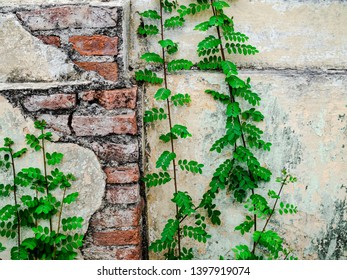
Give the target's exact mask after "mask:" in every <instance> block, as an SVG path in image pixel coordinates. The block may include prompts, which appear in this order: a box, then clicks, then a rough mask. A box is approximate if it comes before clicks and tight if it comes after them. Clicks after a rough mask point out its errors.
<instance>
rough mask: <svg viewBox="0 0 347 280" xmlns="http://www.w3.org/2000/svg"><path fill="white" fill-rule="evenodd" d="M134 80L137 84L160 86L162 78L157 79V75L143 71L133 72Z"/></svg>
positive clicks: (149, 71)
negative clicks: (145, 83) (144, 83)
mask: <svg viewBox="0 0 347 280" xmlns="http://www.w3.org/2000/svg"><path fill="white" fill-rule="evenodd" d="M135 79H136V81H139V82H147V83H151V84H161V83H162V82H163V79H162V78H159V77H157V74H156V73H154V72H152V71H151V70H147V69H145V70H144V71H142V70H139V71H136V72H135Z"/></svg>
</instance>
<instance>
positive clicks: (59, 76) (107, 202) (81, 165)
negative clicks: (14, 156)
mask: <svg viewBox="0 0 347 280" xmlns="http://www.w3.org/2000/svg"><path fill="white" fill-rule="evenodd" d="M53 4H54V5H53ZM128 17H129V1H112V2H107V3H102V1H94V2H93V3H90V1H11V3H8V1H1V2H0V27H1V28H0V61H1V62H0V94H1V96H0V98H1V102H2V103H1V104H6V107H5V106H1V107H0V110H1V118H0V119H1V122H0V123H1V124H2V123H6V125H5V126H3V125H1V127H0V134H1V136H2V137H5V135H14V136H15V138H16V139H17V138H20V137H22V135H20V134H21V133H23V132H22V131H21V129H20V128H21V127H22V126H24V125H27V126H30V127H32V121H28V123H29V124H26V123H25V122H24V120H23V122H24V124H23V125H22V124H21V125H20V126H18V124H17V123H18V122H19V121H18V119H21V120H22V119H23V116H22V115H24V116H26V117H30V118H32V119H45V120H46V122H47V123H48V126H49V128H50V129H52V130H53V131H54V132H55V133H56V135H57V139H56V141H57V142H60V143H62V144H59V145H58V144H54V145H53V146H54V148H56V149H58V150H59V151H63V152H65V153H66V154H68V155H69V156H68V157H67V158H66V160H65V161H64V166H66V167H65V168H68V169H69V171H71V172H72V173H75V174H76V175H77V176H78V179H79V180H78V183H77V184H76V188H77V189H79V190H80V193H81V194H83V195H82V196H81V199H80V201H79V204H78V207H77V208H76V209H74V211H75V212H76V211H77V212H78V213H77V214H79V215H81V214H83V213H85V214H84V215H85V218H86V224H85V227H84V229H83V230H84V232H86V237H85V244H84V247H83V248H82V250H81V258H84V259H141V258H142V254H143V250H142V246H141V243H142V240H143V238H142V235H143V230H142V229H143V224H142V214H143V205H144V204H143V202H142V198H141V195H140V186H139V183H138V181H139V177H140V166H139V164H138V162H139V159H140V153H139V149H140V145H141V144H140V143H139V140H140V137H139V131H140V130H141V121H140V120H141V119H140V118H139V110H140V106H138V105H139V104H140V98H139V96H138V90H137V87H136V86H135V85H133V84H132V83H131V82H130V81H129V79H128V78H127V52H126V49H127V48H128V47H127V45H128V43H127V36H128V31H127V25H125V24H124V22H125V21H127V20H128ZM4 98H6V99H7V100H8V101H9V102H10V104H12V106H13V107H15V108H16V109H13V108H12V107H11V105H9V103H6V102H5V99H4ZM8 112H10V113H8ZM11 128H13V129H12V130H11ZM20 139H21V138H20ZM21 142H23V140H21ZM70 143H75V144H74V145H72V144H70ZM76 144H77V145H79V146H82V147H83V148H82V147H79V146H77V145H76ZM70 161H71V162H72V163H70ZM26 164H29V162H26ZM38 164H40V162H38ZM84 208H86V209H84ZM5 245H8V244H5ZM6 247H10V245H8V246H6Z"/></svg>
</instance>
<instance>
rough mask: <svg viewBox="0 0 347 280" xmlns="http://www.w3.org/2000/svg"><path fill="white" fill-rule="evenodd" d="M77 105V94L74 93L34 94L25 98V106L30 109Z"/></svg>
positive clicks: (54, 108)
mask: <svg viewBox="0 0 347 280" xmlns="http://www.w3.org/2000/svg"><path fill="white" fill-rule="evenodd" d="M75 105H76V96H75V95H74V94H52V95H50V96H41V95H32V96H29V97H27V98H25V101H24V107H25V108H27V109H28V110H29V111H38V110H40V109H49V110H59V109H71V108H73V107H74V106H75Z"/></svg>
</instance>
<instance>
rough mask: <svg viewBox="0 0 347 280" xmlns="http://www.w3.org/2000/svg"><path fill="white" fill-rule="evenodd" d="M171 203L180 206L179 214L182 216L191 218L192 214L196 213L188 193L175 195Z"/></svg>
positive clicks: (179, 192) (180, 192)
mask: <svg viewBox="0 0 347 280" xmlns="http://www.w3.org/2000/svg"><path fill="white" fill-rule="evenodd" d="M171 201H172V202H174V203H175V204H176V205H177V206H178V208H179V213H180V214H181V215H182V216H185V215H188V216H190V215H191V214H193V213H195V209H194V208H195V206H194V203H193V202H192V198H191V197H190V196H189V194H188V192H182V191H178V192H177V193H174V197H173V198H172V199H171Z"/></svg>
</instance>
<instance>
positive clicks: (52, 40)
mask: <svg viewBox="0 0 347 280" xmlns="http://www.w3.org/2000/svg"><path fill="white" fill-rule="evenodd" d="M36 37H37V38H38V39H40V40H41V41H42V42H43V43H45V44H46V45H53V46H56V47H58V48H60V46H61V42H60V37H59V36H36Z"/></svg>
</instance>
